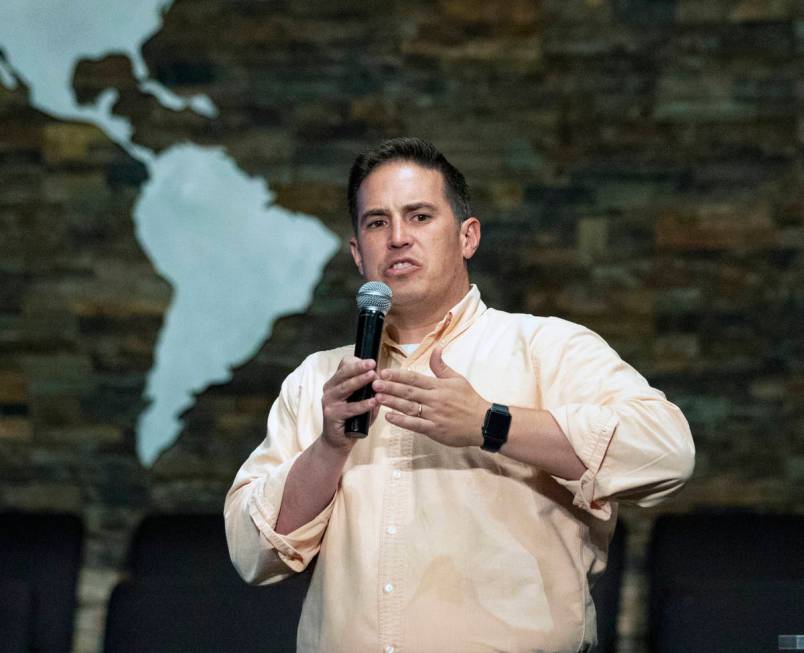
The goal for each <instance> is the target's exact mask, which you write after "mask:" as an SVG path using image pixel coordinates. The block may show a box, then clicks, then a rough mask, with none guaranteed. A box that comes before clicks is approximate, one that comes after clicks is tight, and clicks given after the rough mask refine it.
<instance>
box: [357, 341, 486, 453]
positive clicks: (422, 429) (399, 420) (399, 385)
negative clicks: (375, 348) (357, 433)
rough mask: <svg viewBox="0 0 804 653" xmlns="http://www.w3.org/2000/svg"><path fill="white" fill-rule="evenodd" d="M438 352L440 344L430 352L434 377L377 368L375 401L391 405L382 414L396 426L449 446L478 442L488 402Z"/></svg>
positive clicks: (439, 351) (464, 445) (481, 437)
mask: <svg viewBox="0 0 804 653" xmlns="http://www.w3.org/2000/svg"><path fill="white" fill-rule="evenodd" d="M441 353H442V348H441V347H436V348H435V349H433V353H432V354H431V355H430V369H431V370H433V374H435V378H433V377H430V376H425V375H423V374H418V373H416V372H413V371H411V370H401V369H394V370H391V369H386V370H383V371H382V372H380V378H379V379H377V380H376V381H374V384H373V388H374V392H375V393H376V394H375V397H376V399H377V403H379V404H380V405H381V406H386V407H388V408H389V409H390V412H388V413H387V414H386V417H385V418H386V419H387V420H388V421H389V422H390V423H391V424H393V425H395V426H399V427H401V428H404V429H408V430H410V431H415V432H417V433H422V434H423V435H426V436H428V437H430V438H432V439H433V440H435V441H436V442H440V443H441V444H446V445H448V446H450V447H468V446H473V445H474V446H480V445H481V444H482V443H483V436H482V434H481V427H482V426H483V419H484V417H485V415H486V411H487V410H488V409H489V407H490V406H491V402H489V401H486V400H485V399H483V397H481V396H480V395H479V394H477V392H475V389H474V388H473V387H472V385H471V384H470V383H469V381H467V380H466V378H464V377H463V376H461V375H460V374H458V373H457V372H456V371H455V370H453V369H452V368H451V367H449V365H447V364H446V363H445V362H444V359H443V358H442V357H441Z"/></svg>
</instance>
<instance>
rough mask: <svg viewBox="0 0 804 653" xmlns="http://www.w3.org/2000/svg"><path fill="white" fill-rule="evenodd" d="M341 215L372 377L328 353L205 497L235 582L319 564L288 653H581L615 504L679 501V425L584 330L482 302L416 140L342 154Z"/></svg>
mask: <svg viewBox="0 0 804 653" xmlns="http://www.w3.org/2000/svg"><path fill="white" fill-rule="evenodd" d="M349 206H350V211H351V213H352V219H353V224H354V231H355V235H354V237H353V238H352V239H351V243H350V244H351V251H352V256H353V257H354V260H355V263H356V264H357V267H358V269H359V270H360V273H361V274H362V275H363V276H364V277H365V278H366V279H368V280H374V281H382V282H385V283H386V284H388V285H389V286H390V287H391V289H392V290H393V305H392V308H391V311H390V313H389V314H388V317H387V320H386V331H385V335H384V338H383V343H382V345H381V351H380V355H379V361H378V364H377V365H375V364H374V362H373V361H361V360H359V359H357V358H354V357H353V356H351V355H350V352H351V351H352V348H353V346H352V345H349V346H346V347H342V348H340V349H335V350H332V351H325V352H318V353H316V354H313V355H311V356H310V357H308V358H307V360H305V361H304V362H303V363H302V365H301V366H300V367H299V368H297V369H296V370H295V371H294V372H293V373H292V374H291V375H290V376H289V377H288V378H287V379H286V380H285V382H284V384H283V386H282V390H281V392H280V396H279V397H278V398H277V400H276V402H275V403H274V405H273V407H272V408H271V412H270V414H269V417H268V434H267V437H266V439H265V441H264V442H263V443H262V444H261V445H260V446H259V447H257V449H256V450H255V451H254V452H253V453H252V455H251V456H250V457H249V459H248V460H247V461H246V462H245V464H244V465H243V467H242V468H241V470H240V471H239V473H238V474H237V477H236V479H235V482H234V485H233V487H232V489H231V490H230V492H229V494H228V496H227V499H226V507H225V516H226V525H227V537H228V541H229V548H230V552H231V555H232V560H233V561H234V564H235V566H236V567H237V569H238V571H239V572H240V574H241V575H242V576H243V577H244V578H245V579H246V580H247V581H249V582H252V583H270V582H274V581H278V580H280V579H282V578H285V577H287V576H289V575H291V574H292V573H294V572H298V571H301V570H302V569H304V568H305V567H306V566H307V565H308V564H309V563H310V561H311V560H312V559H313V557H314V556H316V555H318V556H319V560H318V564H317V565H316V568H315V571H314V574H313V579H312V582H311V586H310V589H309V592H308V595H307V598H306V601H305V604H304V608H303V611H302V616H301V621H300V624H299V631H298V648H299V650H300V651H327V652H340V651H343V652H349V653H360V652H362V651H387V652H388V653H393V652H395V651H410V652H412V653H428V652H431V651H432V652H433V653H449V652H455V653H472V652H475V651H476V652H488V651H509V652H511V651H551V652H552V651H555V652H564V651H566V652H569V651H580V650H587V649H588V648H589V647H591V645H592V644H593V642H594V641H595V639H596V627H595V617H594V607H593V604H592V601H591V598H590V594H589V581H590V579H592V580H593V579H594V578H595V577H596V576H597V575H599V574H600V573H601V572H602V570H603V568H604V567H605V558H606V551H607V545H608V539H609V537H610V535H611V533H612V531H613V528H614V524H615V520H616V501H618V500H629V501H634V502H637V503H639V504H641V505H653V504H655V503H657V502H658V501H659V500H661V499H662V498H664V497H666V496H668V495H670V494H672V493H673V492H675V491H677V490H678V489H679V488H680V487H681V485H682V484H683V482H684V481H685V480H686V478H687V477H688V476H689V475H690V474H691V471H692V465H693V457H694V447H693V443H692V439H691V436H690V433H689V428H688V426H687V423H686V421H685V419H684V417H683V416H682V414H681V412H680V411H679V410H678V408H677V407H676V406H674V405H673V404H671V403H669V402H667V401H666V400H665V398H664V395H663V394H662V393H661V392H659V391H657V390H654V389H653V388H651V387H650V386H649V385H648V384H647V382H646V381H645V380H644V379H643V378H642V377H641V376H640V375H639V374H638V373H637V372H636V371H635V370H634V369H633V368H631V367H630V366H628V365H627V364H626V363H624V362H623V361H622V360H621V359H620V358H619V357H618V356H617V354H616V353H615V352H614V351H613V350H611V348H609V347H608V346H607V345H606V343H605V342H604V341H603V340H602V339H601V338H599V337H598V336H597V335H595V334H594V333H592V332H590V331H588V330H587V329H584V328H583V327H580V326H578V325H575V324H572V323H569V322H566V321H564V320H560V319H557V318H538V317H533V316H529V315H515V314H508V313H504V312H501V311H497V310H494V309H490V308H487V307H486V306H485V305H484V304H483V303H482V301H481V299H480V294H479V292H478V290H477V288H476V287H474V286H471V285H470V283H469V273H468V267H467V262H468V260H469V259H470V258H471V257H472V255H473V254H474V253H475V251H476V250H477V247H478V245H479V243H480V223H479V221H478V220H477V218H475V217H473V216H472V215H471V212H470V209H469V203H468V190H467V188H466V183H465V181H464V178H463V176H462V175H461V173H460V172H458V171H457V170H456V169H455V168H454V167H453V166H452V165H450V164H449V162H448V161H447V160H446V159H445V158H444V157H443V155H442V154H441V153H440V152H438V151H437V150H436V149H435V148H434V147H433V146H432V145H430V144H429V143H425V142H423V141H420V140H418V139H395V140H392V141H386V142H385V143H382V144H381V145H379V146H378V147H377V148H374V149H372V150H369V151H367V152H365V153H364V154H362V155H361V156H360V157H358V159H357V160H356V161H355V164H354V166H353V168H352V173H351V176H350V183H349ZM368 383H371V384H373V388H374V390H375V392H376V395H375V397H373V398H371V399H368V400H366V401H363V402H359V403H349V402H348V401H347V398H348V397H349V395H350V394H351V393H352V392H353V391H354V390H356V389H357V388H359V387H362V386H363V385H366V384H368ZM492 404H494V405H492ZM368 411H371V412H372V414H373V417H374V422H373V425H372V427H371V429H370V432H369V435H368V437H367V438H365V439H354V438H352V437H349V435H348V434H346V433H344V424H345V422H346V420H347V419H348V418H349V417H352V416H354V415H358V414H361V413H365V412H368ZM509 416H510V420H509ZM484 425H485V426H484Z"/></svg>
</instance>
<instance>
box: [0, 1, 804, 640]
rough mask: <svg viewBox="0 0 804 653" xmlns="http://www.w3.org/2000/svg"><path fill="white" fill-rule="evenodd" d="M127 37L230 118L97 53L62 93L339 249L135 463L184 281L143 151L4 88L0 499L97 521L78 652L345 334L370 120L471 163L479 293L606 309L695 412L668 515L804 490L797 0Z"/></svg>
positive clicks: (334, 19)
mask: <svg viewBox="0 0 804 653" xmlns="http://www.w3.org/2000/svg"><path fill="white" fill-rule="evenodd" d="M144 53H145V58H146V60H147V62H148V65H149V66H150V68H151V69H152V70H153V71H154V73H155V76H156V77H157V78H158V79H159V80H160V81H161V82H163V83H164V84H165V85H166V86H168V87H170V88H171V89H173V90H174V91H175V92H177V93H180V94H191V93H197V92H202V93H205V94H207V95H209V96H210V97H211V98H212V99H213V100H214V102H215V103H216V104H217V106H218V107H219V109H220V116H219V118H217V119H216V120H213V121H209V120H207V119H206V118H202V117H200V116H198V115H195V114H193V113H191V112H189V111H184V112H179V113H174V112H171V111H169V110H167V109H165V108H162V107H161V106H159V105H158V104H157V102H156V101H155V100H154V99H153V98H151V97H149V96H145V95H143V94H141V93H140V92H139V91H138V90H137V87H136V84H135V82H134V80H133V77H132V75H131V71H130V66H129V62H128V61H127V60H125V59H122V58H120V57H114V56H110V57H107V58H105V59H103V60H100V61H85V62H83V63H82V64H81V65H80V66H79V68H78V69H77V71H76V75H75V88H76V92H77V94H78V97H79V98H81V99H82V100H84V101H87V100H90V99H92V98H94V97H96V95H97V94H98V93H99V92H100V91H102V90H103V89H104V88H106V87H108V86H114V87H116V88H118V89H121V94H120V98H119V100H118V108H117V110H118V111H119V113H121V114H124V115H127V116H130V117H132V119H133V122H134V125H135V128H136V131H135V135H134V139H135V140H136V141H137V142H140V143H143V144H145V145H147V146H149V147H151V148H154V149H155V150H160V149H162V148H164V147H166V146H168V145H170V144H173V143H175V142H177V140H181V139H187V140H192V141H194V142H197V143H202V144H216V145H218V144H219V145H223V146H224V147H225V148H226V150H227V151H228V152H229V153H230V155H231V156H232V157H234V158H235V159H236V161H237V163H238V165H240V166H241V167H242V168H243V169H244V170H246V171H247V172H248V173H249V174H252V175H260V176H263V177H265V178H266V179H267V181H268V183H269V184H270V187H271V189H272V190H274V191H275V192H276V193H277V201H278V203H280V204H281V205H283V206H285V207H287V208H290V209H293V210H297V211H304V212H307V213H311V214H313V215H316V216H318V217H319V218H321V219H322V220H323V221H324V222H325V224H326V225H327V226H328V227H329V228H330V229H332V230H334V231H335V232H337V233H338V234H339V235H340V236H341V237H342V238H343V240H344V247H343V248H342V249H341V251H340V253H339V254H338V255H337V256H336V257H335V258H334V259H333V260H332V261H331V262H330V264H329V265H328V267H327V268H326V271H325V274H324V277H323V279H322V281H321V284H320V285H319V287H318V288H317V290H316V293H315V300H314V303H313V305H312V307H311V308H310V310H309V311H308V313H307V314H306V315H303V316H290V317H287V318H285V319H282V320H280V321H279V322H278V323H277V324H276V326H275V328H274V332H273V335H272V337H271V338H270V340H269V341H267V342H266V343H265V344H264V345H263V346H262V348H261V349H260V351H259V352H258V353H257V355H256V356H255V357H254V358H253V359H252V360H251V361H249V362H248V363H246V364H245V365H243V366H241V367H240V368H239V369H237V370H235V373H234V378H233V380H232V381H231V382H230V383H227V384H226V385H223V386H217V387H214V388H210V389H208V390H207V391H205V392H203V393H202V394H201V395H200V396H199V397H198V400H197V403H196V404H195V406H194V407H193V408H192V409H191V410H190V411H188V413H187V415H186V428H185V430H184V432H183V434H182V436H181V438H180V439H179V441H178V442H177V443H176V445H175V446H174V447H173V448H171V449H170V450H169V451H167V452H166V453H165V454H164V455H163V456H162V457H161V458H160V459H159V460H158V461H157V463H156V464H155V465H154V467H153V469H144V468H143V467H142V466H141V465H140V463H139V462H138V461H137V458H136V456H135V449H134V428H135V421H136V417H137V415H138V413H139V412H140V411H141V410H142V408H143V405H144V404H143V400H142V398H141V394H142V390H143V387H144V381H145V375H146V373H147V371H148V370H149V369H150V367H151V365H152V363H153V360H152V352H153V348H154V344H155V339H156V336H157V333H158V330H159V328H160V325H161V322H162V319H163V314H164V311H165V308H166V306H167V305H168V303H169V301H170V294H171V288H170V286H169V285H168V284H167V282H165V281H164V280H163V279H161V278H160V277H159V276H158V275H157V274H156V272H155V271H154V269H153V267H152V265H151V264H150V262H149V261H148V259H147V258H146V256H145V255H144V254H143V251H142V250H141V249H140V247H139V246H138V244H137V241H136V239H135V238H134V234H133V223H132V218H131V210H132V206H133V203H134V200H135V198H136V196H137V194H138V192H139V188H140V186H141V184H142V183H143V182H144V180H145V170H144V168H143V167H142V166H141V165H140V164H139V163H136V162H135V161H133V160H132V159H130V158H129V157H128V156H127V155H126V154H125V152H123V151H122V150H121V149H119V148H118V147H116V146H115V145H113V144H111V143H110V142H109V141H108V140H107V139H106V138H105V137H104V136H103V134H102V133H101V132H99V131H98V130H96V129H95V128H94V127H88V126H85V125H81V124H75V123H63V122H58V121H56V120H54V119H51V118H49V117H47V116H45V115H43V114H41V113H38V112H37V111H35V110H33V109H31V108H29V106H28V102H27V93H28V91H27V89H26V88H24V87H21V88H18V89H17V90H16V91H14V92H11V91H8V90H5V89H3V88H2V87H0V234H2V235H0V508H21V509H30V510H45V509H52V510H62V511H68V512H75V513H78V514H81V515H82V516H83V517H84V519H85V522H86V525H87V531H88V544H87V551H86V567H85V570H84V573H83V575H82V583H81V598H82V610H81V613H80V615H79V629H78V633H77V644H76V649H77V650H79V651H92V650H95V649H96V648H97V647H98V642H99V639H100V636H101V635H100V633H101V632H102V627H103V605H104V603H105V600H106V598H107V595H108V591H109V588H110V587H111V586H112V584H113V583H114V581H115V580H116V578H117V577H118V575H119V570H120V568H121V564H122V562H123V558H124V555H125V550H126V547H127V544H128V538H129V535H130V532H131V529H132V528H133V526H134V525H135V524H136V522H137V521H138V519H139V518H140V517H141V515H142V514H144V513H145V512H148V511H153V510H188V511H217V510H220V508H221V506H222V501H223V495H224V493H225V491H226V489H227V488H228V485H229V483H230V482H231V479H232V477H233V475H234V473H235V471H236V469H237V467H238V466H239V464H240V462H241V461H242V460H243V459H244V458H245V457H246V455H247V454H248V453H249V451H250V450H251V449H252V448H253V447H254V446H256V444H257V443H258V442H259V441H260V440H261V438H262V436H263V430H264V421H265V416H266V412H267V409H268V407H269V406H270V403H271V401H272V399H273V397H274V396H275V395H276V393H277V390H278V387H279V384H280V382H281V380H282V379H283V378H284V376H285V375H286V374H287V373H288V372H289V371H290V370H291V369H293V367H295V365H297V364H298V363H299V362H300V361H301V359H302V358H303V357H304V356H305V355H306V354H307V353H309V352H310V351H311V350H314V349H320V348H326V347H330V346H335V345H338V344H343V343H345V342H349V341H350V340H351V339H352V338H353V333H352V332H353V322H354V310H353V297H354V291H355V289H356V288H357V286H358V285H359V283H360V280H359V278H358V277H357V275H356V273H355V271H354V270H353V265H352V262H351V259H350V257H349V255H348V248H347V247H346V245H345V243H346V240H347V238H348V236H349V230H350V224H349V219H348V216H347V213H346V208H345V200H344V198H343V189H344V182H345V177H346V175H347V173H348V168H349V165H350V163H351V160H352V158H353V157H354V155H355V154H356V153H357V152H358V151H359V150H360V149H362V148H363V147H364V146H366V145H368V144H372V143H375V142H376V141H378V140H379V139H381V138H384V137H387V136H395V135H403V134H415V135H420V136H422V137H425V138H428V139H431V140H433V141H434V142H435V143H436V144H437V145H438V146H439V147H440V148H441V149H442V150H443V151H444V152H445V153H446V154H447V156H448V157H449V158H450V159H451V160H452V161H453V162H454V163H455V164H456V165H457V166H458V167H459V168H461V169H462V170H463V171H464V172H465V174H466V175H467V177H468V180H469V182H470V185H471V186H472V188H473V195H474V208H475V213H476V214H477V215H478V216H479V217H480V218H481V220H482V222H483V243H482V246H481V250H480V252H479V254H478V256H477V259H476V261H475V262H474V263H473V276H474V281H475V282H476V283H478V284H479V286H480V288H481V290H482V291H483V294H484V297H485V299H486V301H487V302H488V303H490V304H492V305H494V306H497V307H499V308H503V309H507V310H514V311H525V312H530V313H536V314H553V315H559V316H561V317H565V318H568V319H570V320H574V321H577V322H581V323H583V324H585V325H587V326H589V327H591V328H593V329H595V330H597V331H598V332H600V333H601V334H602V335H603V336H604V337H605V338H607V339H608V341H609V342H610V343H611V344H612V345H613V346H614V347H615V348H616V349H617V350H618V351H619V352H620V353H621V355H622V356H623V357H624V358H625V359H626V360H628V361H629V362H631V363H633V364H634V365H635V366H636V367H637V368H638V369H639V370H641V371H642V372H643V373H644V374H645V375H646V376H647V377H648V378H649V379H650V380H651V382H652V383H653V384H654V385H656V386H658V387H659V388H661V389H663V390H664V391H665V392H666V393H667V395H668V397H669V398H670V399H671V400H673V401H675V402H676V403H678V404H679V405H680V406H681V407H682V408H683V409H684V411H685V413H686V414H687V416H688V418H689V421H690V423H691V426H692V429H693V434H694V435H695V438H696V442H697V446H698V459H697V468H696V472H695V477H694V478H693V480H692V481H691V483H690V484H689V485H688V487H687V489H686V490H685V491H684V492H683V493H682V494H681V495H680V496H679V497H678V498H676V499H675V500H674V501H672V502H671V503H669V504H668V505H667V506H665V507H663V508H662V509H664V510H675V511H678V510H691V509H694V508H697V507H702V506H742V507H754V508H758V509H762V510H801V509H802V499H804V489H802V488H804V482H802V481H804V401H802V398H804V328H802V319H801V316H802V315H804V261H802V249H804V186H803V185H802V183H801V182H802V168H801V165H802V142H804V122H802V89H804V79H802V72H801V71H802V55H803V54H804V8H802V6H801V3H797V2H794V1H793V0H787V1H785V0H765V1H761V0H742V1H737V0H707V1H705V2H703V1H702V2H694V1H692V0H585V1H583V0H542V1H539V0H504V1H503V0H484V1H482V2H481V1H480V0H440V1H438V2H436V1H430V2H423V1H408V2H383V3H376V4H375V3H366V2H356V1H354V0H344V1H341V2H331V1H329V2H323V1H320V0H319V1H317V2H312V1H309V0H293V1H289V0H288V1H282V0H277V1H276V2H260V1H258V0H236V1H235V0H177V1H176V2H175V4H174V6H173V7H172V8H171V9H170V11H169V12H168V13H167V15H166V16H165V26H164V29H163V30H162V31H161V32H160V33H159V34H158V35H157V36H155V37H154V38H153V39H152V40H151V41H150V42H149V43H148V44H147V45H146V47H145V49H144ZM269 290H270V289H266V291H269ZM656 512H657V510H651V511H639V510H637V509H633V508H630V507H626V508H625V509H624V510H623V518H624V519H625V520H626V522H627V523H628V525H629V526H630V529H631V533H632V539H631V543H630V548H629V562H628V573H627V577H626V587H625V596H626V605H625V609H624V611H623V615H622V618H621V623H620V625H621V630H622V632H623V635H624V637H623V642H622V646H621V650H622V651H641V650H642V647H643V645H644V628H645V625H644V618H643V613H644V611H643V597H644V591H645V588H644V582H643V580H642V575H641V568H642V564H643V552H644V544H645V541H646V538H647V535H648V532H649V527H650V524H651V521H652V519H653V517H654V516H655V514H656Z"/></svg>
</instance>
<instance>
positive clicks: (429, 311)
mask: <svg viewBox="0 0 804 653" xmlns="http://www.w3.org/2000/svg"><path fill="white" fill-rule="evenodd" d="M466 292H469V287H468V284H467V288H466ZM466 292H464V293H463V294H461V295H460V296H459V297H456V298H453V299H454V301H450V302H449V305H446V303H445V304H441V305H439V306H437V307H427V306H422V305H421V304H415V305H411V306H393V305H392V307H391V311H390V312H389V313H388V318H387V320H386V322H385V326H386V329H388V335H389V336H390V337H391V338H392V339H393V340H394V341H395V342H398V343H399V344H401V345H405V344H418V343H420V342H421V341H422V340H424V338H425V337H426V336H427V335H428V334H429V333H431V332H432V331H434V330H435V328H436V327H437V326H438V324H439V322H441V320H443V319H444V317H445V316H446V315H447V313H448V312H449V311H450V309H451V308H452V307H453V306H455V305H456V304H457V303H458V302H460V301H461V299H463V297H465V296H466Z"/></svg>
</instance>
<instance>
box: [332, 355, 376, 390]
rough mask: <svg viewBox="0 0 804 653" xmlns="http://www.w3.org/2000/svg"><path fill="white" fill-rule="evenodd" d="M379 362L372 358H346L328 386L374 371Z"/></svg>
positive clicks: (339, 365)
mask: <svg viewBox="0 0 804 653" xmlns="http://www.w3.org/2000/svg"><path fill="white" fill-rule="evenodd" d="M376 366H377V362H376V361H375V360H373V359H371V358H365V359H363V358H357V357H355V356H345V357H344V358H343V359H342V360H341V362H340V363H339V364H338V370H337V371H336V372H335V374H333V375H332V377H331V378H330V379H329V381H328V382H327V384H324V385H325V386H326V385H329V386H334V385H337V384H339V383H343V381H344V380H346V379H350V378H352V377H353V376H357V375H358V374H362V373H363V372H366V371H368V370H373V369H374V368H375V367H376Z"/></svg>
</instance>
